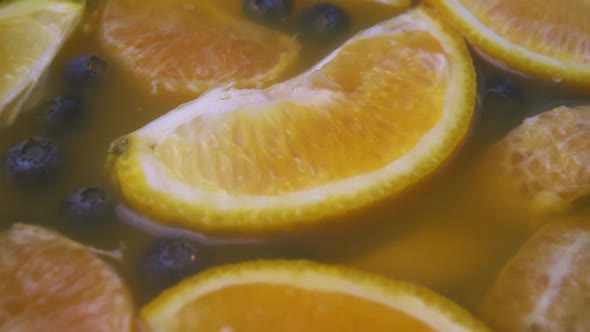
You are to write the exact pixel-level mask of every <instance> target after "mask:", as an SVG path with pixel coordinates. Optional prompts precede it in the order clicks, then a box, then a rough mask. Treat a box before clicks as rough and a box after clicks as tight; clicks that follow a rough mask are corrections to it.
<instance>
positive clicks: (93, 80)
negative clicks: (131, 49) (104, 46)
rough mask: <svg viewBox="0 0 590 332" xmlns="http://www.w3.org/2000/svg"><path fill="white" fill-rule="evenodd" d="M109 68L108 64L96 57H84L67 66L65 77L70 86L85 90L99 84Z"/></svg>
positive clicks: (72, 61)
mask: <svg viewBox="0 0 590 332" xmlns="http://www.w3.org/2000/svg"><path fill="white" fill-rule="evenodd" d="M107 67H108V64H107V62H106V61H104V60H103V59H101V58H99V57H97V56H95V55H82V56H79V57H76V58H74V59H72V60H70V61H69V62H68V63H67V64H66V67H65V76H66V79H67V80H68V82H69V83H70V84H72V85H74V86H76V87H80V88H85V87H89V86H93V85H96V84H97V83H99V82H100V81H101V79H102V78H103V76H104V73H105V72H106V70H107Z"/></svg>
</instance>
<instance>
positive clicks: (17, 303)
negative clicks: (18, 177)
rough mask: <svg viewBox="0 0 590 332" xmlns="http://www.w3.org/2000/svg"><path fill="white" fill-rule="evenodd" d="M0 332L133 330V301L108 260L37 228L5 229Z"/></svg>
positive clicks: (0, 253) (0, 249)
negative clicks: (103, 259)
mask: <svg viewBox="0 0 590 332" xmlns="http://www.w3.org/2000/svg"><path fill="white" fill-rule="evenodd" d="M0 280H2V282H1V283H0V294H2V301H0V330H3V331H31V332H34V331H39V332H41V331H89V332H90V331H97V332H99V331H100V332H107V331H109V332H110V331H112V332H115V331H119V332H122V331H131V330H132V324H134V322H133V303H132V301H131V298H130V295H129V294H128V291H127V288H126V286H125V285H124V283H123V282H122V280H121V279H120V277H119V276H118V275H117V274H116V272H115V271H113V270H112V269H111V267H110V266H108V265H107V264H106V263H104V262H103V261H101V260H100V259H99V258H98V257H95V256H94V255H93V254H91V253H90V252H89V250H88V249H87V248H85V247H83V246H82V245H80V244H78V243H75V242H73V241H71V240H69V239H66V238H65V237H62V236H61V235H58V234H57V233H53V232H50V231H47V230H46V229H42V228H39V227H35V226H26V225H15V226H13V227H12V228H11V229H10V230H8V231H4V232H1V233H0Z"/></svg>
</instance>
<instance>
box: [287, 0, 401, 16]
mask: <svg viewBox="0 0 590 332" xmlns="http://www.w3.org/2000/svg"><path fill="white" fill-rule="evenodd" d="M319 3H326V1H323V0H298V1H295V2H294V5H295V12H296V15H297V14H299V13H300V12H301V11H302V10H304V9H305V8H308V7H310V6H313V5H316V4H319ZM329 3H331V4H335V5H337V6H339V7H341V8H342V9H344V10H345V11H346V12H348V13H349V14H350V15H351V16H352V17H353V21H356V20H358V18H366V17H370V18H373V17H380V16H382V15H384V14H387V15H390V16H389V17H393V15H395V14H399V13H401V12H403V11H406V10H408V9H409V8H410V7H411V5H412V0H360V1H359V0H332V1H329Z"/></svg>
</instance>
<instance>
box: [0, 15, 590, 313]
mask: <svg viewBox="0 0 590 332" xmlns="http://www.w3.org/2000/svg"><path fill="white" fill-rule="evenodd" d="M351 8H353V9H357V7H355V5H353V7H351ZM352 13H354V16H355V19H356V20H357V21H358V20H361V19H366V16H364V15H365V14H363V13H362V12H358V11H355V10H353V11H352ZM88 36H91V37H92V36H94V35H92V34H90V33H86V32H84V33H77V34H76V35H75V36H74V38H73V39H72V40H71V41H70V42H69V43H68V45H67V46H66V47H65V49H64V50H63V52H62V53H61V54H59V55H58V58H57V61H56V62H55V64H54V66H53V68H52V69H51V72H52V75H53V77H58V76H60V75H61V71H62V69H63V66H64V65H65V63H66V62H67V60H69V59H71V58H73V57H75V56H77V55H80V54H81V53H90V54H99V55H102V56H103V57H105V58H106V57H107V55H106V54H104V50H103V49H101V48H100V47H99V46H98V44H97V43H96V41H95V40H94V38H88ZM325 51H326V50H323V51H322V50H320V49H317V50H316V49H313V50H311V53H312V54H314V56H312V58H313V57H316V58H317V56H318V55H317V54H316V53H322V52H325ZM478 66H479V68H480V69H481V67H482V66H483V65H482V64H481V63H479V64H478ZM483 67H484V71H485V72H486V74H490V75H491V74H497V75H508V74H507V73H505V72H502V71H501V70H499V69H490V68H487V67H485V66H483ZM118 69H120V68H118ZM118 69H117V70H114V71H113V74H114V78H113V79H112V80H109V82H108V85H107V86H104V87H101V88H99V89H97V90H96V91H94V93H93V96H91V98H90V100H89V101H90V102H91V105H94V106H96V108H97V109H100V110H101V112H98V113H97V114H96V118H95V119H93V121H95V122H93V125H92V126H90V127H89V128H88V129H87V130H86V131H85V132H83V133H82V134H81V135H80V136H79V137H78V139H76V140H74V142H69V143H68V148H69V149H70V152H71V154H72V155H76V156H79V157H80V158H79V159H76V160H70V162H71V168H70V169H68V172H69V176H68V177H67V178H64V179H61V180H60V182H59V185H58V186H56V187H54V188H51V189H50V191H49V196H53V197H63V196H64V195H65V194H67V193H68V192H69V191H70V190H71V189H72V188H76V187H79V186H81V185H88V183H89V182H90V183H97V184H104V185H107V182H106V181H105V179H104V178H103V177H101V176H100V174H101V172H102V168H101V167H102V163H103V162H104V151H105V150H106V148H107V147H108V144H109V142H110V141H111V140H112V139H113V138H114V137H118V136H120V135H123V134H125V133H128V132H130V131H131V130H133V129H136V128H138V127H140V126H142V125H144V124H146V123H148V122H150V121H151V120H153V119H155V118H156V117H158V116H159V115H161V114H162V113H163V112H165V111H167V110H170V109H172V108H174V107H175V106H176V105H177V104H179V103H181V102H183V101H184V100H183V99H180V98H174V97H169V96H167V97H162V96H153V95H151V94H149V93H147V92H145V91H143V90H141V89H137V88H135V87H134V85H133V84H130V82H128V81H127V80H126V79H125V78H126V77H125V75H119V74H118ZM522 82H523V83H522V84H523V86H524V90H525V92H526V93H525V94H526V102H525V106H524V107H523V109H522V111H523V112H529V111H536V110H537V109H538V108H537V107H536V106H539V105H541V106H542V105H545V104H547V103H554V102H555V101H556V100H573V99H579V98H586V99H588V98H589V97H590V96H589V95H588V94H587V93H574V92H570V91H569V90H567V89H562V86H561V85H559V84H550V85H549V86H543V85H539V84H537V82H536V81H535V80H527V79H523V80H522ZM61 88H62V87H61V86H60V83H59V82H56V83H55V86H52V87H50V88H49V90H48V91H46V93H47V94H48V97H49V96H50V94H51V93H61V92H60V91H58V90H59V89H61ZM483 111H484V112H488V111H492V109H491V106H490V105H484V110H483ZM498 120H499V121H501V122H502V121H504V120H503V119H502V118H498ZM35 121H36V120H35V119H33V118H31V117H25V118H23V120H22V121H18V122H17V123H15V124H14V126H13V127H11V128H8V129H5V130H3V131H0V146H1V147H2V149H1V150H2V151H5V150H6V149H7V148H8V147H9V146H10V145H11V144H12V143H15V142H17V141H19V140H21V139H22V138H23V137H29V136H32V135H36V134H38V132H37V131H35V130H37V129H36V128H34V124H35ZM477 129H478V128H477V127H476V128H475V130H477ZM89 147H92V148H89ZM472 157H473V156H472V155H471V154H466V155H462V156H461V157H460V161H467V160H470V159H471V158H472ZM445 174H446V175H445V180H443V181H442V182H443V185H442V186H443V187H448V188H455V187H456V186H457V183H456V182H457V181H458V180H457V179H461V178H462V177H463V176H464V174H465V173H464V169H462V168H460V167H455V166H452V167H451V169H450V170H449V172H448V173H445ZM479 180H480V179H478V178H470V181H473V182H478V181H479ZM0 186H1V187H0V188H1V189H2V190H0V197H2V200H1V201H0V206H1V207H2V208H1V209H0V215H2V217H3V219H2V221H0V225H1V226H6V225H7V224H8V221H9V220H14V218H16V216H18V220H22V221H24V222H30V223H43V224H46V225H49V226H51V227H54V225H56V224H58V223H59V222H60V221H61V219H60V218H61V217H60V216H59V215H58V214H57V213H54V212H52V211H54V210H55V201H54V200H52V199H40V198H38V197H33V196H23V195H20V194H19V193H18V192H15V191H14V190H12V189H8V188H6V187H4V186H2V185H1V184H0ZM428 190H429V193H427V194H426V195H424V196H423V197H422V198H421V199H420V203H421V204H420V205H418V206H415V211H424V213H421V214H419V215H415V214H414V213H412V214H409V215H406V216H403V217H400V216H399V214H398V213H397V212H396V211H394V210H393V209H389V210H387V211H383V212H380V213H379V215H378V217H377V218H378V219H382V220H384V221H387V224H391V223H394V222H395V223H396V224H398V225H399V226H400V227H399V228H398V227H397V226H396V227H389V226H387V227H384V226H379V225H375V226H374V227H372V228H373V229H372V230H371V231H367V232H365V233H366V234H367V235H362V234H359V233H360V232H350V233H349V234H348V236H345V237H344V239H343V240H341V241H339V242H338V243H333V242H334V241H333V240H332V235H331V233H330V234H328V235H326V236H325V237H324V238H323V240H322V242H324V243H325V244H326V246H328V245H330V246H331V247H333V248H332V249H325V250H326V251H328V250H334V251H336V252H341V251H342V250H344V249H343V248H342V245H341V243H347V244H350V245H351V246H355V247H358V250H360V251H362V250H363V249H364V248H365V247H370V245H367V244H362V243H364V242H363V239H364V240H366V241H365V242H366V243H372V238H373V237H375V236H377V235H378V234H380V235H383V236H384V237H386V238H387V237H389V238H391V242H392V243H393V242H395V241H396V239H397V238H398V234H399V232H400V228H403V227H404V226H403V225H404V224H407V225H410V224H416V225H417V224H420V223H421V222H423V221H424V220H428V221H432V222H433V223H434V222H439V221H440V215H441V214H446V213H447V207H446V206H456V207H458V208H461V205H463V204H464V203H463V201H462V200H461V199H460V198H459V197H457V195H456V194H454V192H453V191H452V190H449V193H446V192H445V191H444V190H442V189H440V188H437V187H429V189H428ZM441 191H442V192H445V194H444V195H437V194H435V193H436V192H441ZM31 206H35V207H36V208H35V209H31ZM482 211H483V210H482ZM482 211H480V210H477V211H475V212H474V214H473V215H472V216H469V217H468V216H467V215H464V214H459V215H458V216H457V217H458V218H464V219H465V220H466V221H465V222H470V223H475V221H477V222H478V223H479V222H481V223H488V222H489V223H491V222H492V221H493V220H490V219H494V218H493V214H492V215H490V214H489V213H486V212H482ZM366 217H367V216H364V215H363V216H362V217H360V219H363V220H364V219H365V218H366ZM390 221H391V222H390ZM506 221H507V222H511V221H512V219H510V218H509V219H508V220H506ZM443 224H445V223H443ZM115 225H117V224H116V223H115ZM412 227H413V226H412ZM428 229H430V228H429V227H427V228H425V229H424V231H421V230H417V232H418V233H422V232H424V233H428ZM437 229H438V227H437ZM384 233H387V234H384ZM490 236H491V237H492V238H491V239H490V241H496V242H497V243H504V242H505V241H506V240H505V239H506V237H510V236H515V235H514V233H512V231H511V230H510V231H500V230H498V231H497V232H496V233H494V234H493V235H490ZM523 238H524V237H523ZM119 239H125V243H126V244H127V245H128V246H129V251H128V254H129V255H130V256H129V257H130V259H131V260H133V259H134V257H135V255H136V252H138V251H140V250H141V249H142V248H143V247H144V245H145V243H146V242H149V241H148V239H147V238H146V236H145V235H143V234H140V233H139V232H137V230H134V229H129V228H127V227H124V226H117V227H110V226H109V227H105V228H104V229H103V230H102V231H101V232H100V235H99V234H98V233H97V234H96V235H92V236H89V237H86V238H85V241H87V243H92V244H97V245H99V246H103V247H113V246H116V245H117V241H118V240H119ZM448 240H449V241H465V242H466V243H471V241H470V240H469V239H466V238H465V239H455V238H454V237H453V238H451V237H449V238H448ZM384 241H386V240H384ZM301 242H302V246H304V247H305V243H306V242H307V239H303V240H301ZM230 247H231V246H230ZM422 248H423V249H424V250H425V251H428V250H436V247H435V246H430V245H429V244H428V243H424V244H423V245H422ZM287 250H288V249H285V248H283V247H282V246H276V247H273V249H269V251H273V252H276V253H277V255H283V254H285V252H287ZM322 250H324V249H322ZM265 252H266V251H265ZM211 255H212V256H211V258H212V260H213V261H215V264H222V263H224V262H227V261H228V260H231V258H229V256H232V255H236V256H240V254H236V253H235V250H232V249H231V248H224V249H223V250H219V251H213V252H212V253H211ZM285 255H286V254H285ZM306 255H309V256H310V257H318V256H321V255H320V254H318V253H313V252H308V253H306ZM477 255H479V257H480V259H481V260H483V261H485V260H487V259H488V257H490V256H488V255H491V256H492V257H495V258H498V254H497V253H490V254H487V253H478V254H477ZM240 257H243V256H240ZM252 257H256V255H252ZM410 257H411V255H409V257H408V258H410ZM329 260H330V261H340V259H336V258H331V259H329ZM377 264H378V263H377ZM382 264H383V266H386V265H387V264H389V261H387V260H385V259H384V261H383V263H382ZM117 268H119V269H120V270H121V271H122V272H123V273H124V274H126V275H131V276H132V277H131V278H134V279H132V280H139V279H140V277H139V276H136V275H135V274H133V272H130V270H131V267H128V266H117ZM440 268H441V269H443V270H444V268H445V267H444V266H443V267H440ZM444 272H445V271H443V272H441V274H442V275H445V273H444ZM432 273H433V274H434V277H435V278H436V270H434V272H432ZM473 282H474V281H473V279H469V278H467V279H461V283H463V284H465V285H466V287H467V285H470V284H472V283H473ZM443 288H444V286H443ZM435 289H437V290H439V289H441V288H440V287H439V286H437V287H436V288H435ZM134 290H135V292H136V294H137V295H138V296H139V297H140V298H142V299H143V300H144V301H145V294H143V292H144V291H143V290H142V289H140V288H135V289H134ZM449 295H450V296H451V298H454V299H456V298H461V297H462V294H461V292H460V291H453V292H451V293H450V294H449ZM469 307H470V308H473V306H469Z"/></svg>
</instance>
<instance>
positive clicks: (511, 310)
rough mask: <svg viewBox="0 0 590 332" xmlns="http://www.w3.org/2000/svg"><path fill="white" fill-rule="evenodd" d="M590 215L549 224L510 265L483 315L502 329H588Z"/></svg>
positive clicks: (538, 331)
mask: <svg viewBox="0 0 590 332" xmlns="http://www.w3.org/2000/svg"><path fill="white" fill-rule="evenodd" d="M589 273H590V219H589V218H588V217H587V216H585V217H575V218H574V219H571V220H570V219H568V220H563V221H561V222H556V223H552V224H549V225H547V226H544V227H543V228H541V229H540V230H539V231H538V233H536V234H535V235H534V236H533V237H532V238H531V239H530V240H529V241H528V242H527V243H526V244H525V245H524V246H523V247H522V248H521V249H520V251H519V252H518V253H517V254H516V255H515V256H514V257H513V258H512V259H511V260H510V261H509V262H508V263H507V264H506V266H505V267H504V268H503V269H502V271H501V273H500V275H499V276H498V278H497V280H496V282H495V283H494V285H493V287H492V288H491V290H490V291H489V294H488V296H487V297H486V299H485V300H484V302H483V304H482V307H481V313H482V318H484V319H485V320H486V321H487V322H488V323H489V324H491V326H492V327H493V328H494V329H496V331H506V332H516V331H535V332H553V331H586V330H588V326H590V320H589V317H590V307H589V306H588V298H589V297H590V279H588V274H589Z"/></svg>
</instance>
